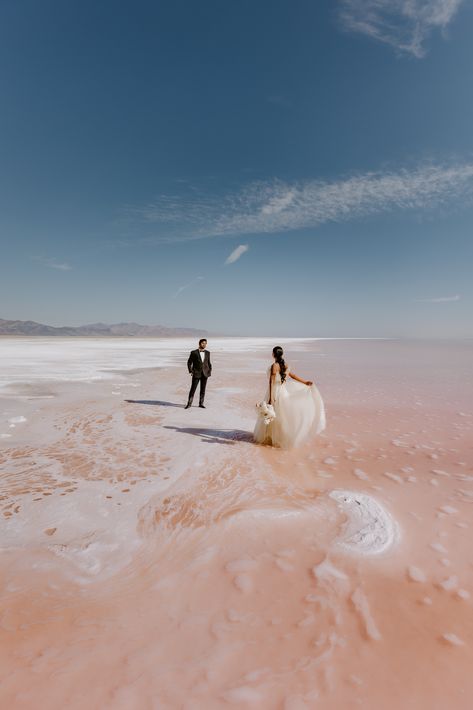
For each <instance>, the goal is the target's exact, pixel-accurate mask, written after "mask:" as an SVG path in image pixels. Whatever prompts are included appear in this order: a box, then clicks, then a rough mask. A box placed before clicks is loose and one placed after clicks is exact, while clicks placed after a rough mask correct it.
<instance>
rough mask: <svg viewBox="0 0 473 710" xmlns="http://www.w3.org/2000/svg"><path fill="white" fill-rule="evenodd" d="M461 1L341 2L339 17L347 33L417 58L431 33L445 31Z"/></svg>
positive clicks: (424, 53) (343, 0) (420, 56)
mask: <svg viewBox="0 0 473 710" xmlns="http://www.w3.org/2000/svg"><path fill="white" fill-rule="evenodd" d="M462 2H463V0H341V2H340V10H339V17H340V22H341V25H342V27H343V28H344V29H345V30H347V31H349V32H357V33H360V34H364V35H367V36H368V37H371V38H373V39H375V40H378V41H379V42H383V43H385V44H388V45H390V46H391V47H393V48H394V49H396V50H397V51H399V52H401V53H407V54H410V55H412V56H414V57H417V58H419V59H420V58H422V57H424V56H425V55H426V49H425V43H426V41H427V40H428V38H429V37H430V35H431V34H432V32H434V31H435V30H440V31H441V32H445V30H446V28H447V26H448V25H449V24H450V22H451V21H452V19H453V18H454V16H455V15H456V13H457V11H458V9H459V7H460V5H461V4H462Z"/></svg>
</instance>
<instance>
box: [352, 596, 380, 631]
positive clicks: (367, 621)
mask: <svg viewBox="0 0 473 710" xmlns="http://www.w3.org/2000/svg"><path fill="white" fill-rule="evenodd" d="M351 600H352V602H353V604H354V607H355V609H356V611H357V612H358V614H359V615H360V617H361V619H362V621H363V623H364V626H365V632H366V635H367V636H368V638H370V639H373V641H380V640H381V639H382V636H381V634H380V632H379V630H378V628H377V626H376V624H375V621H374V619H373V617H372V615H371V610H370V605H369V603H368V599H367V598H366V596H365V594H364V592H363V591H362V589H360V587H358V588H357V589H355V591H354V592H353V594H352V595H351Z"/></svg>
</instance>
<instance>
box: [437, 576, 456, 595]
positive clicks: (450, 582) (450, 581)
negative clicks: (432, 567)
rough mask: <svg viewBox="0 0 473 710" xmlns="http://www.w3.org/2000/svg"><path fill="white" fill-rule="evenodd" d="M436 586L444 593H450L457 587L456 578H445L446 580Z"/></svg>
mask: <svg viewBox="0 0 473 710" xmlns="http://www.w3.org/2000/svg"><path fill="white" fill-rule="evenodd" d="M438 586H439V587H442V589H445V591H446V592H450V591H451V590H452V589H455V588H456V587H457V586H458V577H456V576H455V575H452V576H451V577H447V579H444V580H443V581H442V582H439V584H438Z"/></svg>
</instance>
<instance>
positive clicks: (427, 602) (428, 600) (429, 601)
mask: <svg viewBox="0 0 473 710" xmlns="http://www.w3.org/2000/svg"><path fill="white" fill-rule="evenodd" d="M422 604H425V605H426V606H431V605H432V599H431V598H430V597H424V598H423V599H422Z"/></svg>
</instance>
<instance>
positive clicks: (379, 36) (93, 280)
mask: <svg viewBox="0 0 473 710" xmlns="http://www.w3.org/2000/svg"><path fill="white" fill-rule="evenodd" d="M472 28H473V6H472V4H471V3H469V2H467V1H466V0H465V1H463V2H462V0H422V1H421V0H389V1H388V0H340V1H336V0H330V1H328V0H318V2H313V0H271V2H269V1H267V0H257V1H256V2H255V0H252V1H251V2H250V1H249V0H239V2H238V3H231V2H222V0H213V1H212V2H209V1H207V0H203V1H202V2H200V3H196V2H193V1H192V2H191V1H190V0H186V1H184V0H173V2H159V3H158V2H156V1H153V2H151V1H144V0H135V2H133V3H132V2H128V1H124V2H121V3H115V2H111V1H110V0H108V1H100V0H95V1H94V2H89V0H81V1H80V2H79V1H72V0H55V1H52V0H42V2H41V3H38V2H37V1H36V0H22V2H13V1H12V0H6V1H5V2H3V3H2V4H1V6H0V89H1V95H2V111H1V113H0V123H1V130H0V186H1V190H0V202H1V205H0V207H1V209H0V240H1V265H2V267H1V279H0V304H1V306H0V318H2V317H3V318H9V319H10V318H11V319H13V318H15V319H16V318H18V319H33V320H38V321H41V322H46V323H50V324H53V325H63V324H69V325H79V324H82V323H88V322H95V321H105V322H118V321H128V320H134V321H138V322H142V323H150V324H151V323H162V324H167V325H175V326H191V327H198V328H205V329H207V330H209V331H211V332H218V333H229V334H250V335H251V334H255V335H281V336H283V335H310V336H317V335H320V336H357V335H358V336H396V335H400V336H412V335H414V336H429V337H430V336H445V337H454V336H460V337H463V336H468V337H470V336H472V335H473V332H472V331H473V328H472V320H471V306H472V296H473V287H472V285H471V281H472V279H471V264H472V256H473V253H472V252H473V247H472V236H471V235H472V227H473V207H472V196H473V131H472V128H471V127H472V126H473V43H472V42H471V35H472ZM232 255H233V256H232Z"/></svg>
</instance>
